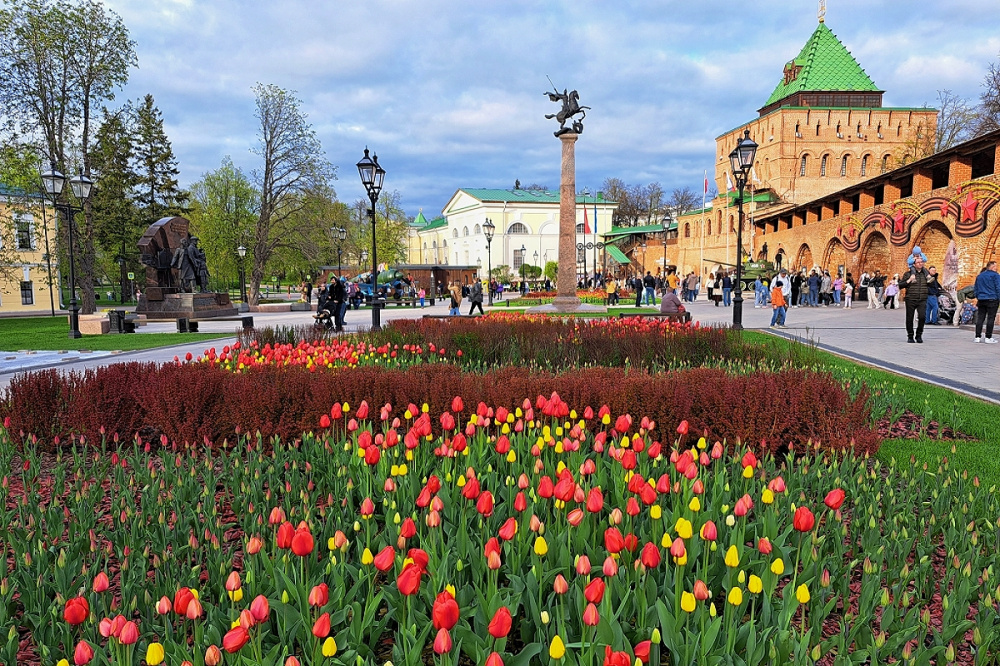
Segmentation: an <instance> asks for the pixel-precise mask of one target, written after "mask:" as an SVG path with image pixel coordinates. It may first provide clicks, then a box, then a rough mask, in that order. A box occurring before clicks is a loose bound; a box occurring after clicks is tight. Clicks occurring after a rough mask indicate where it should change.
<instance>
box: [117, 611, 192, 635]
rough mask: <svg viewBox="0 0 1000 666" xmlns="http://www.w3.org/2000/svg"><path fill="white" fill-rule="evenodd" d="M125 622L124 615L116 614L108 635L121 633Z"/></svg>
mask: <svg viewBox="0 0 1000 666" xmlns="http://www.w3.org/2000/svg"><path fill="white" fill-rule="evenodd" d="M190 605H191V604H188V606H190ZM125 622H126V620H125V616H124V615H116V616H115V619H113V620H111V628H110V632H111V633H110V635H111V636H114V637H115V638H118V637H119V636H120V635H121V633H122V627H124V626H125Z"/></svg>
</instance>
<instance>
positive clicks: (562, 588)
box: [552, 574, 569, 594]
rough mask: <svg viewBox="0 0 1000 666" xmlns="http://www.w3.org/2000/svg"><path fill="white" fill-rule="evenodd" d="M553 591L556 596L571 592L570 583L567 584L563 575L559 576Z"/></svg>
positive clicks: (554, 583)
mask: <svg viewBox="0 0 1000 666" xmlns="http://www.w3.org/2000/svg"><path fill="white" fill-rule="evenodd" d="M552 589H553V591H555V593H556V594H566V593H567V592H569V583H567V582H566V578H564V577H563V575H562V574H557V575H556V579H555V581H553V583H552Z"/></svg>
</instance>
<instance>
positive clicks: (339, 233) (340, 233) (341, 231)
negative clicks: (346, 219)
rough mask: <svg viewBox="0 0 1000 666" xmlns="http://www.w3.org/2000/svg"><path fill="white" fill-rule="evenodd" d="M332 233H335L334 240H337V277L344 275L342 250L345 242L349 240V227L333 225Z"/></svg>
mask: <svg viewBox="0 0 1000 666" xmlns="http://www.w3.org/2000/svg"><path fill="white" fill-rule="evenodd" d="M330 233H331V234H332V235H333V238H334V240H336V241H337V277H343V273H344V271H343V267H342V264H341V262H340V257H341V254H340V252H341V250H342V249H343V243H344V241H345V240H347V229H345V228H344V227H331V228H330Z"/></svg>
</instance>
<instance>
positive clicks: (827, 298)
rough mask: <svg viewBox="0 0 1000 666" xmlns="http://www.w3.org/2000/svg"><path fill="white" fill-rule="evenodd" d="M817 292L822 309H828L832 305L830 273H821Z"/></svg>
mask: <svg viewBox="0 0 1000 666" xmlns="http://www.w3.org/2000/svg"><path fill="white" fill-rule="evenodd" d="M819 292H820V298H821V299H822V302H823V307H824V308H828V307H830V304H831V303H833V280H831V279H830V271H823V275H822V276H820V279H819Z"/></svg>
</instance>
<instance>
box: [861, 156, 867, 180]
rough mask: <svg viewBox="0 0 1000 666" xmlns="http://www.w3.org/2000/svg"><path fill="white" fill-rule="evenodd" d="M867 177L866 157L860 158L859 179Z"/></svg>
mask: <svg viewBox="0 0 1000 666" xmlns="http://www.w3.org/2000/svg"><path fill="white" fill-rule="evenodd" d="M867 175H868V156H867V155H865V156H864V157H862V158H861V177H862V178H864V177H865V176H867Z"/></svg>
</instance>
